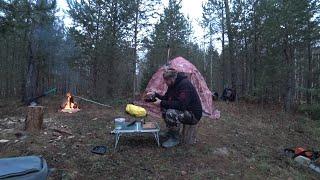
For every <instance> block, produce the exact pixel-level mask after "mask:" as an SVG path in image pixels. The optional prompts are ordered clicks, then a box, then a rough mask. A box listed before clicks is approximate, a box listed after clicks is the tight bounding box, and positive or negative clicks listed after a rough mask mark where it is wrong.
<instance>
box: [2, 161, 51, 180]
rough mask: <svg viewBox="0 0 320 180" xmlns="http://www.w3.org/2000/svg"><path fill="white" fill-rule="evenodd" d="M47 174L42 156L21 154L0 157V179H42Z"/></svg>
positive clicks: (45, 177) (46, 167)
mask: <svg viewBox="0 0 320 180" xmlns="http://www.w3.org/2000/svg"><path fill="white" fill-rule="evenodd" d="M47 176H48V166H47V163H46V161H45V159H43V158H42V157H39V156H23V157H12V158H1V159H0V179H6V180H35V179H37V180H44V179H47Z"/></svg>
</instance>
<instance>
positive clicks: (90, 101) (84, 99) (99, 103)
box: [74, 96, 112, 108]
mask: <svg viewBox="0 0 320 180" xmlns="http://www.w3.org/2000/svg"><path fill="white" fill-rule="evenodd" d="M74 97H76V98H79V99H82V100H85V101H88V102H91V103H94V104H98V105H100V106H105V107H109V108H111V107H112V106H110V105H107V104H102V103H99V102H96V101H93V100H90V99H86V98H83V97H80V96H74Z"/></svg>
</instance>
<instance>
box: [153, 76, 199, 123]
mask: <svg viewBox="0 0 320 180" xmlns="http://www.w3.org/2000/svg"><path fill="white" fill-rule="evenodd" d="M156 97H157V98H159V99H160V100H161V104H160V105H161V108H164V109H177V110H180V111H185V110H187V111H189V112H192V113H193V114H194V116H195V118H196V119H197V120H200V119H201V117H202V106H201V101H200V98H199V95H198V93H197V91H196V89H195V87H194V86H193V85H192V84H191V82H190V81H189V80H188V78H187V76H185V75H184V73H181V72H179V73H178V75H177V78H176V80H175V82H174V84H173V85H172V86H170V87H168V90H167V92H166V93H165V95H164V96H161V95H159V94H157V93H156Z"/></svg>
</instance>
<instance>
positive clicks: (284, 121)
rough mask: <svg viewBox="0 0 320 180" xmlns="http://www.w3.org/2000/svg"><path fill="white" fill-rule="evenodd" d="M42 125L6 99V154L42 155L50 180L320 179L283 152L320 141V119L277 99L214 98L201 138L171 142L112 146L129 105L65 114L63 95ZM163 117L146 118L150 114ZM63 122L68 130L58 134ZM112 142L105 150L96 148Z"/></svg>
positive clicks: (140, 139)
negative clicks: (32, 126)
mask: <svg viewBox="0 0 320 180" xmlns="http://www.w3.org/2000/svg"><path fill="white" fill-rule="evenodd" d="M44 99H45V100H44V101H43V102H42V105H44V106H45V107H46V110H45V116H44V126H45V127H44V129H43V130H42V131H41V133H40V134H38V135H36V134H34V135H33V134H25V132H23V131H22V129H23V124H24V119H25V115H26V107H24V106H18V105H17V101H14V100H1V101H0V139H7V140H10V141H9V142H6V143H0V157H11V156H25V155H41V156H43V157H44V158H45V159H46V161H47V163H48V165H49V167H50V168H53V171H52V173H51V174H50V177H49V179H319V178H320V175H319V174H317V173H315V172H313V171H312V170H310V169H308V168H305V167H301V166H299V165H298V164H296V163H295V162H294V161H293V160H292V159H290V158H289V157H287V156H285V155H284V154H283V149H284V148H288V147H296V146H303V147H306V148H310V149H317V148H319V146H318V145H319V143H320V121H313V120H310V119H308V118H306V117H304V116H302V115H293V114H286V113H284V112H282V111H281V110H280V108H279V107H277V106H266V107H262V106H260V105H255V104H247V103H243V102H238V103H226V102H221V101H218V102H215V106H216V107H217V108H218V109H219V110H220V111H221V118H220V119H219V120H211V119H208V118H203V119H202V120H201V121H200V122H199V124H198V134H197V139H198V142H197V143H196V144H195V145H192V146H186V145H179V146H177V147H174V148H172V149H164V148H161V147H158V146H157V145H156V143H155V140H154V139H153V137H152V136H151V135H150V136H147V135H146V136H129V137H127V136H124V137H121V139H120V143H119V147H118V149H117V151H114V150H113V146H114V141H115V140H114V135H113V134H110V131H111V130H112V129H113V127H114V118H116V117H126V118H129V116H128V115H126V113H125V112H124V109H125V104H123V105H117V106H116V107H113V108H107V107H101V106H96V105H94V104H88V103H85V102H81V104H80V106H81V111H80V112H78V113H75V114H69V113H62V112H59V111H58V109H59V108H58V107H59V105H60V102H61V100H62V97H53V98H44ZM152 120H153V121H158V122H160V125H161V128H162V129H164V127H165V126H164V123H163V122H162V121H161V120H160V119H154V118H152V117H148V118H147V121H152ZM53 129H60V130H63V131H65V132H67V133H58V132H56V131H55V130H53ZM98 145H104V146H107V147H108V151H107V153H106V154H105V155H97V154H93V153H91V152H90V151H91V149H92V148H93V147H94V146H98Z"/></svg>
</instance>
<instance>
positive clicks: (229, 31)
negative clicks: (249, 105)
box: [224, 0, 237, 92]
mask: <svg viewBox="0 0 320 180" xmlns="http://www.w3.org/2000/svg"><path fill="white" fill-rule="evenodd" d="M224 5H225V11H226V25H227V34H228V40H229V47H228V49H229V57H230V70H231V87H232V89H233V90H234V91H235V92H237V86H236V85H237V84H236V82H237V74H236V68H235V61H236V59H235V56H234V35H233V31H232V27H231V17H230V15H231V14H230V9H229V2H228V0H224Z"/></svg>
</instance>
